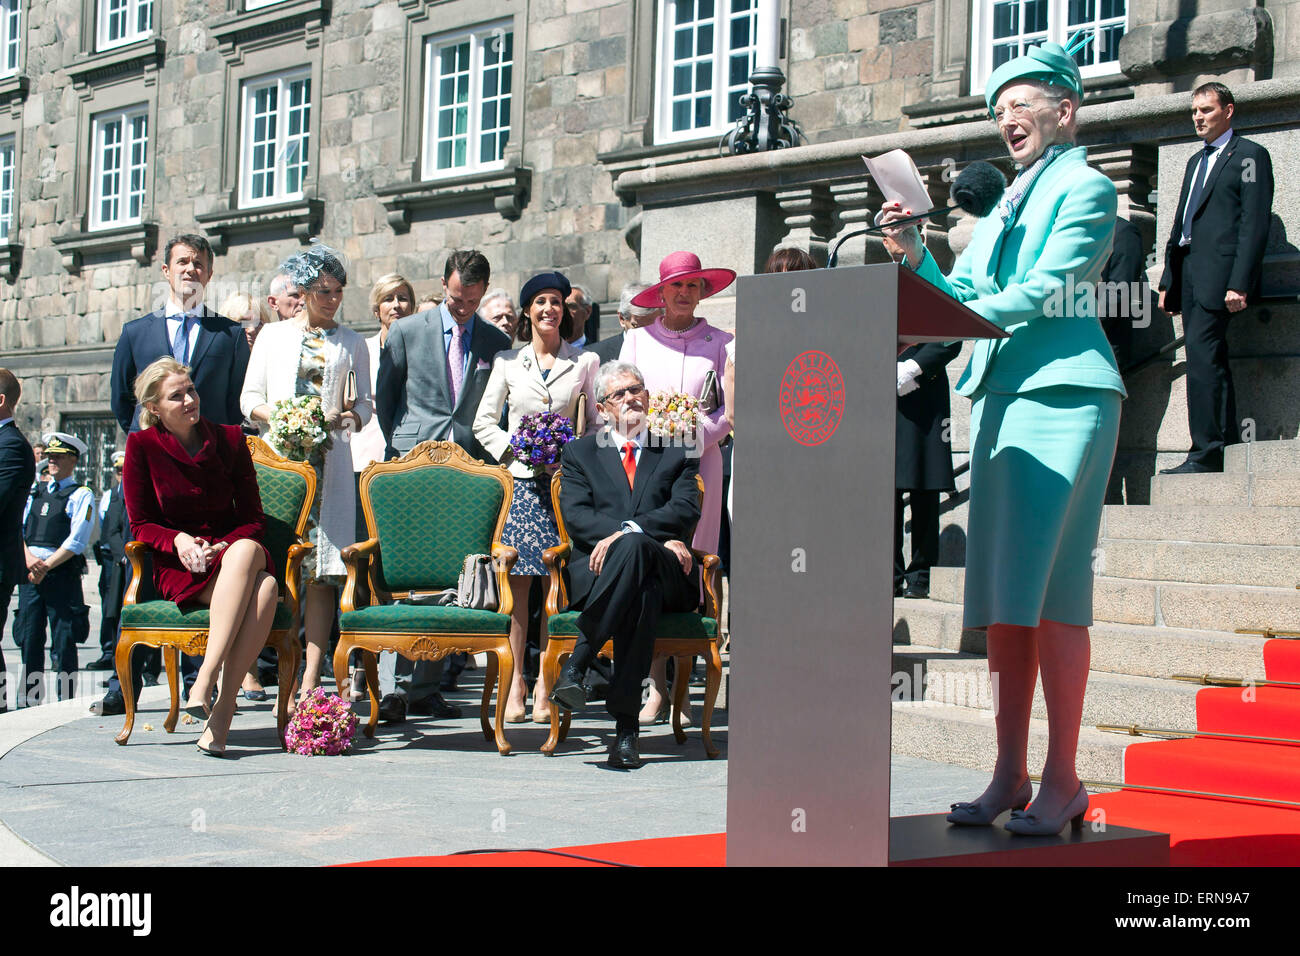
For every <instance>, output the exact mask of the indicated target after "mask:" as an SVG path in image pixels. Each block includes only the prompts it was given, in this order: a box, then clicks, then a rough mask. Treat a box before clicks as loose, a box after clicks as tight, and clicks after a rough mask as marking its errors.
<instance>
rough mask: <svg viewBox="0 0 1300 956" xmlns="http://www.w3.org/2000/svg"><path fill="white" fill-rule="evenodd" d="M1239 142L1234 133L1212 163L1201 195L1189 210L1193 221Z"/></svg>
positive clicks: (1239, 139) (1239, 138)
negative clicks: (1194, 205)
mask: <svg viewBox="0 0 1300 956" xmlns="http://www.w3.org/2000/svg"><path fill="white" fill-rule="evenodd" d="M1239 142H1241V137H1240V136H1238V135H1236V134H1235V133H1234V134H1233V136H1232V139H1230V140H1228V145H1226V146H1224V147H1223V152H1221V153H1220V154H1219V158H1218V159H1216V160H1215V161H1214V168H1213V169H1211V170H1210V175H1209V177H1208V178H1207V179H1206V180H1205V186H1204V187H1203V188H1202V189H1201V195H1200V198H1199V199H1198V200H1197V202H1196V208H1195V209H1193V210H1191V213H1192V218H1193V219H1195V218H1196V214H1197V213H1198V212H1200V211H1201V209H1202V208H1203V207H1204V206H1205V202H1206V200H1207V199H1209V198H1210V192H1211V190H1213V189H1214V184H1215V183H1216V182H1218V181H1219V176H1220V174H1222V172H1223V170H1224V168H1225V167H1226V166H1227V165H1228V161H1229V160H1230V159H1231V158H1232V154H1233V152H1234V151H1235V150H1236V149H1237V144H1238V143H1239Z"/></svg>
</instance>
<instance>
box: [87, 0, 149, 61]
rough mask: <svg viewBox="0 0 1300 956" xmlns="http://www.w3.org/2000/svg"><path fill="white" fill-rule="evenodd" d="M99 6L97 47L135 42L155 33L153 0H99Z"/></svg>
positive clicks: (106, 47)
mask: <svg viewBox="0 0 1300 956" xmlns="http://www.w3.org/2000/svg"><path fill="white" fill-rule="evenodd" d="M98 6H99V33H98V43H97V44H96V48H97V49H100V50H107V49H109V48H110V47H115V46H122V45H123V44H124V43H133V42H135V41H136V40H143V39H144V38H145V37H147V36H149V35H150V34H151V33H153V0H98Z"/></svg>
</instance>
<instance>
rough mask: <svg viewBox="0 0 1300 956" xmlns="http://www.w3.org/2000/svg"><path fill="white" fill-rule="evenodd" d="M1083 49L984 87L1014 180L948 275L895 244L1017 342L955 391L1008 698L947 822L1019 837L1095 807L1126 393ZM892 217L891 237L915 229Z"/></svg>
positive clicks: (900, 238) (979, 570) (975, 572)
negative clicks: (966, 403)
mask: <svg viewBox="0 0 1300 956" xmlns="http://www.w3.org/2000/svg"><path fill="white" fill-rule="evenodd" d="M1071 52H1072V51H1067V49H1063V48H1062V47H1061V46H1060V45H1059V44H1054V43H1045V44H1043V45H1042V46H1039V47H1034V48H1032V49H1031V50H1030V51H1029V52H1028V53H1027V54H1026V55H1024V56H1022V57H1018V58H1017V59H1014V60H1011V61H1009V62H1008V63H1004V64H1003V65H1002V66H1001V67H999V68H998V69H997V70H996V71H995V72H994V74H993V76H992V77H991V78H990V80H989V83H988V86H987V88H986V90H987V92H986V98H987V102H988V107H989V112H990V113H991V114H992V116H993V118H994V120H995V122H996V124H997V128H998V133H999V135H1000V136H1001V138H1002V140H1003V142H1004V143H1005V144H1006V146H1007V149H1008V150H1009V152H1010V154H1011V158H1012V159H1013V160H1014V161H1015V163H1016V164H1017V166H1018V167H1019V170H1018V173H1017V175H1016V178H1015V180H1014V181H1013V182H1012V184H1011V185H1010V187H1008V188H1007V190H1006V192H1005V193H1004V194H1003V197H1002V200H1001V201H1000V202H999V203H998V206H997V208H995V209H994V210H993V211H992V212H991V213H990V214H989V215H987V216H985V217H984V218H983V219H981V220H980V221H979V222H978V224H977V225H976V227H975V233H974V236H973V237H972V239H971V242H970V245H969V246H968V247H967V248H966V250H965V251H964V252H963V253H962V254H961V256H960V257H959V258H958V259H957V262H956V264H955V265H954V266H953V269H952V272H951V273H949V274H948V275H947V276H945V275H944V274H943V273H942V272H941V271H940V269H939V266H938V265H937V264H936V263H935V261H934V258H933V257H932V256H931V255H930V254H929V253H928V252H927V251H926V249H925V246H924V244H923V243H922V242H921V240H920V236H919V235H918V233H917V230H916V228H915V227H914V226H901V227H896V228H895V229H892V230H889V231H888V234H889V235H890V236H891V237H892V238H893V239H894V241H895V242H897V243H898V244H899V245H900V246H901V247H902V248H903V250H904V252H905V253H906V255H907V264H908V266H909V267H911V268H912V269H914V270H915V271H916V273H917V274H918V275H920V276H921V277H922V278H924V279H926V280H927V281H929V282H931V283H933V284H934V285H936V286H938V287H939V288H940V289H943V290H944V291H945V292H947V293H948V294H949V295H951V296H953V298H955V299H958V300H960V301H962V302H964V303H965V304H966V305H967V306H969V307H970V308H971V309H972V310H974V311H975V312H977V313H979V314H980V315H981V316H983V317H984V318H986V319H988V320H989V321H990V322H992V323H993V324H995V325H997V326H998V327H1000V328H1002V329H1005V330H1006V331H1007V332H1009V333H1010V336H1009V337H1008V338H1004V339H986V340H983V341H979V342H976V344H975V348H974V353H973V355H972V356H971V361H970V364H969V365H968V366H967V367H966V370H965V371H964V372H963V373H962V375H961V378H960V379H959V380H958V383H957V392H958V394H961V395H965V396H966V397H967V398H969V399H970V400H971V492H970V515H969V521H968V528H967V539H966V585H965V594H966V597H965V601H966V607H965V624H966V626H967V627H972V628H987V630H988V642H987V646H988V659H989V672H990V676H991V678H992V679H993V687H994V689H995V693H996V701H997V708H998V709H997V713H996V724H997V741H998V758H997V763H996V766H995V767H994V771H993V781H992V783H990V784H989V787H988V789H987V790H985V791H984V793H983V794H982V795H981V796H980V797H978V798H977V799H976V800H974V801H973V802H971V803H957V804H954V805H953V807H952V811H953V812H952V813H951V814H950V815H949V817H948V820H949V822H951V823H955V824H958V825H968V826H970V825H976V826H980V825H984V826H987V825H990V824H992V823H993V821H994V819H995V818H997V817H998V816H999V815H1000V814H1002V813H1004V812H1005V811H1007V810H1012V811H1013V813H1012V816H1011V819H1010V820H1009V821H1008V822H1007V823H1006V828H1007V829H1008V830H1011V831H1012V832H1014V833H1023V834H1042V833H1056V832H1059V831H1060V830H1061V829H1062V828H1063V827H1064V826H1065V823H1066V821H1067V820H1068V821H1071V822H1073V823H1074V824H1075V825H1076V826H1077V825H1078V824H1079V823H1080V822H1081V820H1082V816H1083V813H1084V812H1085V811H1086V810H1087V807H1088V794H1087V791H1086V790H1085V789H1084V788H1083V786H1082V785H1081V784H1080V782H1079V777H1078V774H1077V772H1076V770H1075V751H1076V749H1077V746H1078V739H1079V723H1080V720H1081V718H1082V712H1083V696H1084V690H1085V688H1086V686H1087V682H1088V664H1089V640H1088V628H1089V627H1090V626H1091V625H1092V586H1093V577H1094V570H1093V565H1094V552H1095V549H1096V546H1097V529H1098V525H1099V523H1100V520H1101V509H1102V505H1103V503H1104V500H1105V494H1106V483H1107V479H1108V477H1109V475H1110V467H1111V463H1112V461H1113V459H1114V456H1115V443H1116V440H1117V437H1118V434H1119V418H1120V402H1121V400H1122V399H1123V397H1124V385H1123V382H1122V380H1121V378H1120V375H1119V371H1118V369H1117V367H1116V364H1115V356H1114V353H1113V352H1112V351H1111V348H1110V345H1109V344H1108V343H1107V341H1106V336H1105V334H1104V333H1103V331H1102V328H1101V323H1100V322H1099V321H1098V320H1097V317H1096V308H1095V306H1096V299H1095V294H1094V291H1093V290H1094V287H1095V285H1096V283H1097V282H1098V280H1099V279H1100V278H1101V272H1102V268H1103V267H1104V266H1105V265H1106V260H1107V258H1108V257H1109V256H1110V249H1111V236H1112V231H1113V228H1114V223H1115V209H1116V198H1115V187H1114V185H1112V184H1111V182H1110V180H1108V179H1107V178H1106V177H1105V176H1104V175H1102V174H1101V173H1099V172H1097V171H1096V170H1094V169H1092V168H1091V167H1089V166H1088V165H1087V161H1086V156H1085V154H1084V150H1083V148H1082V147H1079V146H1076V145H1075V144H1074V139H1075V126H1076V118H1077V112H1078V108H1079V101H1080V99H1081V98H1082V95H1083V84H1082V80H1081V79H1080V76H1079V71H1078V68H1077V67H1076V66H1075V64H1074V60H1073V59H1072V57H1071V56H1070V53H1071ZM909 212H910V210H903V209H900V208H899V206H898V205H897V204H896V203H891V204H888V205H886V206H885V208H884V209H883V210H882V212H881V215H880V217H879V219H880V221H881V222H886V223H887V222H888V221H890V220H891V219H893V218H898V217H900V216H904V215H907V214H908V213H909ZM1039 670H1041V671H1042V675H1043V693H1044V697H1045V699H1046V702H1047V717H1048V725H1049V739H1048V752H1047V762H1046V765H1045V766H1044V768H1043V782H1042V785H1041V787H1040V789H1039V791H1038V795H1037V796H1036V797H1035V798H1034V800H1033V806H1032V808H1031V809H1030V810H1029V811H1028V812H1026V811H1025V807H1026V805H1027V804H1028V803H1029V800H1030V796H1031V787H1030V782H1029V774H1028V767H1027V758H1026V749H1027V746H1028V737H1029V717H1030V707H1031V705H1032V703H1033V695H1034V685H1035V682H1036V680H1037V675H1038V672H1039Z"/></svg>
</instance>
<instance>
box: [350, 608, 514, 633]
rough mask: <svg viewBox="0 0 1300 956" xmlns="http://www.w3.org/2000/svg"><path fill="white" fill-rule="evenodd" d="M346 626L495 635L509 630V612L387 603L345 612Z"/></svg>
mask: <svg viewBox="0 0 1300 956" xmlns="http://www.w3.org/2000/svg"><path fill="white" fill-rule="evenodd" d="M343 630H345V631H411V632H413V633H425V634H491V635H493V636H496V635H501V634H508V633H509V632H510V615H509V614H498V613H497V612H495V611H474V610H471V609H469V608H467V607H456V606H455V605H440V604H384V605H381V606H379V607H365V608H361V609H360V610H357V611H348V612H347V613H346V614H344V615H343Z"/></svg>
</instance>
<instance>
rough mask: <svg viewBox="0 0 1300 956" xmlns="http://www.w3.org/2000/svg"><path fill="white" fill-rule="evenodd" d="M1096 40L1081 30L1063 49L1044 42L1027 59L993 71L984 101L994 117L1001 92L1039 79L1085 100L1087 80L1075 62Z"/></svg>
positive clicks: (1033, 48)
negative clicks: (1077, 56)
mask: <svg viewBox="0 0 1300 956" xmlns="http://www.w3.org/2000/svg"><path fill="white" fill-rule="evenodd" d="M1092 38H1093V34H1092V33H1091V32H1089V31H1084V30H1080V31H1079V32H1078V33H1076V34H1075V35H1074V36H1072V37H1071V38H1070V41H1069V42H1068V43H1067V44H1066V45H1065V46H1061V44H1059V43H1043V44H1040V45H1039V46H1033V47H1030V48H1029V49H1028V50H1026V51H1025V53H1024V55H1023V56H1018V57H1016V58H1015V59H1014V60H1008V61H1007V62H1006V63H1003V64H1002V65H1001V66H1000V67H998V68H997V69H996V70H994V71H993V75H992V76H990V77H989V81H988V83H986V84H984V99H985V101H986V102H987V103H988V107H989V115H990V116H992V115H993V104H994V103H995V102H997V98H998V93H1000V92H1002V89H1003V87H1005V86H1007V85H1008V84H1009V83H1014V82H1016V81H1017V80H1036V81H1038V82H1040V83H1050V84H1051V85H1052V86H1060V87H1063V88H1064V89H1067V90H1073V91H1074V92H1075V93H1076V94H1077V95H1078V97H1079V99H1080V100H1082V99H1083V77H1082V76H1081V75H1080V74H1079V67H1078V65H1077V64H1076V63H1075V62H1074V54H1075V53H1076V52H1077V51H1079V50H1081V49H1083V48H1084V47H1085V46H1087V45H1088V44H1089V43H1090V42H1091V41H1092Z"/></svg>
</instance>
